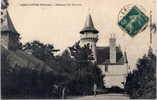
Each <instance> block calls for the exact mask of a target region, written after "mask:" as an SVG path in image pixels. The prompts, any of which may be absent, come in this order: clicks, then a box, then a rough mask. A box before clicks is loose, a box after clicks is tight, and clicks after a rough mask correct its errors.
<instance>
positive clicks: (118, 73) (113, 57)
mask: <svg viewBox="0 0 157 100" xmlns="http://www.w3.org/2000/svg"><path fill="white" fill-rule="evenodd" d="M98 33H99V31H98V30H97V29H96V28H95V26H94V24H93V20H92V17H91V14H89V15H88V16H87V18H86V21H85V25H84V27H83V29H82V30H81V31H80V46H84V45H86V44H90V47H91V49H92V53H93V56H94V59H95V60H94V62H95V63H96V64H97V66H98V67H99V68H100V69H101V71H102V74H103V75H104V76H105V77H104V79H103V81H104V86H105V87H107V88H111V87H114V86H117V87H120V88H124V84H125V81H126V77H127V74H128V61H127V56H126V52H122V50H121V47H120V46H117V45H116V37H115V35H114V34H112V35H111V37H110V39H109V46H103V47H98V46H97V45H96V44H97V41H98Z"/></svg>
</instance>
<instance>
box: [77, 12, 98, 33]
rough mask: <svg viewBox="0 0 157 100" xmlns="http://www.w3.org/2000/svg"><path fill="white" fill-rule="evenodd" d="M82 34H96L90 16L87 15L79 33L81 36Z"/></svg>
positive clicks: (96, 31)
mask: <svg viewBox="0 0 157 100" xmlns="http://www.w3.org/2000/svg"><path fill="white" fill-rule="evenodd" d="M84 32H92V33H98V32H99V31H98V30H97V29H96V28H95V27H94V24H93V20H92V17H91V14H88V16H87V18H86V22H85V26H84V28H83V29H82V30H81V31H80V33H81V34H83V33H84Z"/></svg>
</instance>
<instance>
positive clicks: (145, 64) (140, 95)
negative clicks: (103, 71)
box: [125, 52, 156, 99]
mask: <svg viewBox="0 0 157 100" xmlns="http://www.w3.org/2000/svg"><path fill="white" fill-rule="evenodd" d="M155 71H156V56H155V55H154V54H153V53H152V52H149V53H148V55H147V56H146V55H144V56H143V58H142V59H139V61H138V63H137V70H134V71H133V72H132V73H129V74H128V77H127V82H126V85H125V89H126V91H127V92H128V94H129V95H130V97H131V98H136V99H153V98H155V97H156V72H155Z"/></svg>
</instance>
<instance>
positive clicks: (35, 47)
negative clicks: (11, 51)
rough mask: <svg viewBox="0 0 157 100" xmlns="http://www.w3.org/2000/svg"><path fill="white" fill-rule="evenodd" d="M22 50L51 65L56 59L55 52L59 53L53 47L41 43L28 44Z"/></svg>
mask: <svg viewBox="0 0 157 100" xmlns="http://www.w3.org/2000/svg"><path fill="white" fill-rule="evenodd" d="M22 49H23V50H24V51H26V52H31V53H32V55H34V56H35V57H37V58H39V59H40V60H42V61H45V62H46V63H50V62H51V60H53V59H54V52H57V51H58V50H55V49H54V46H53V45H51V44H43V43H41V42H40V41H33V42H28V43H26V44H25V45H23V48H22Z"/></svg>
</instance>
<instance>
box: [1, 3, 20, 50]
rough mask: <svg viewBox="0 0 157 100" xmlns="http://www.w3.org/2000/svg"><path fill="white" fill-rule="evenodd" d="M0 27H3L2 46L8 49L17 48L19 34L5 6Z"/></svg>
mask: <svg viewBox="0 0 157 100" xmlns="http://www.w3.org/2000/svg"><path fill="white" fill-rule="evenodd" d="M2 4H3V3H2ZM0 29H1V46H3V47H4V48H6V49H11V50H15V49H16V48H17V44H18V37H19V34H18V32H17V31H16V29H15V27H14V25H13V23H12V21H11V18H10V16H9V13H8V11H7V7H4V8H3V9H2V10H1V27H0Z"/></svg>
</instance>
